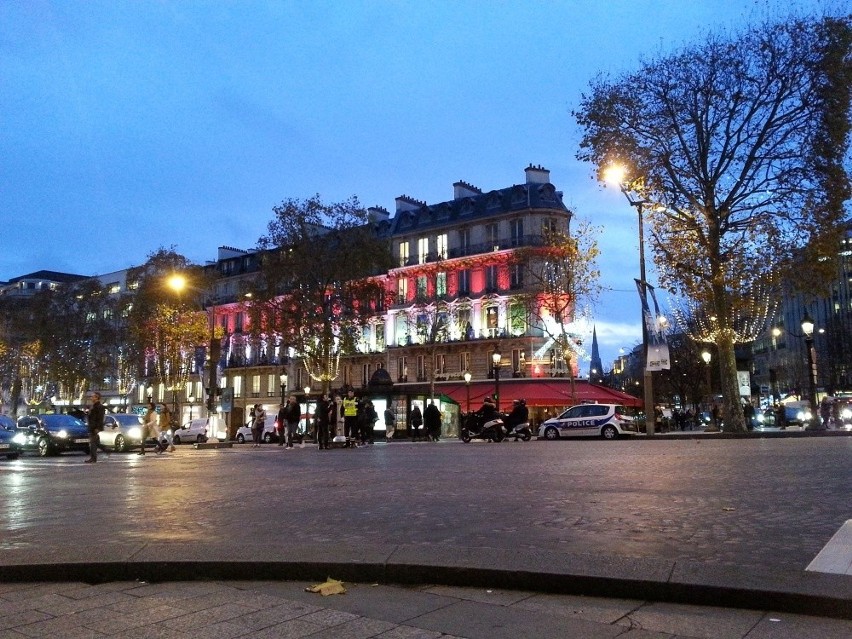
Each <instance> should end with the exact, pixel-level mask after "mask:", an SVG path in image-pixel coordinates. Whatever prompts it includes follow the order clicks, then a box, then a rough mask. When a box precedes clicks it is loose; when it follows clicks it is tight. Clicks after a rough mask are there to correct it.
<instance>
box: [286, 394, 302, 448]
mask: <svg viewBox="0 0 852 639" xmlns="http://www.w3.org/2000/svg"><path fill="white" fill-rule="evenodd" d="M301 419H302V407H301V406H300V405H299V402H298V400H297V399H296V396H295V395H290V399H289V400H287V407H286V410H285V411H284V423H285V424H286V425H287V443H286V447H287V448H293V438H294V437H295V436H296V431H297V430H298V428H299V420H301Z"/></svg>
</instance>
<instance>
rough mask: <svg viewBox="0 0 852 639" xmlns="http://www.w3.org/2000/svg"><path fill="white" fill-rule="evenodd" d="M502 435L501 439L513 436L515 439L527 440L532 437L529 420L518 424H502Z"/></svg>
mask: <svg viewBox="0 0 852 639" xmlns="http://www.w3.org/2000/svg"><path fill="white" fill-rule="evenodd" d="M503 430H504V436H503V439H509V438H510V437H513V438H514V439H515V441H518V440H519V439H520V440H522V441H525V442H528V441H529V440H531V439H532V430H531V429H530V423H529V422H522V423H520V424H515V425H514V426H507V425H505V424H504V425H503Z"/></svg>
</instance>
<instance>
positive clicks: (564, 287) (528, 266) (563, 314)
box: [513, 221, 601, 400]
mask: <svg viewBox="0 0 852 639" xmlns="http://www.w3.org/2000/svg"><path fill="white" fill-rule="evenodd" d="M599 232H600V229H598V228H597V227H594V226H592V225H591V224H590V223H589V222H588V221H583V222H582V223H581V224H580V226H579V228H578V229H577V231H576V232H575V233H574V234H573V235H569V233H568V231H567V229H566V230H559V229H551V230H548V231H547V232H546V233H545V235H544V238H543V242H542V244H541V245H539V246H530V247H524V248H521V249H518V250H516V252H515V253H514V256H513V261H514V263H515V264H517V265H521V266H522V268H523V269H524V283H525V288H524V290H523V292H522V293H521V294H520V295H518V296H517V298H516V300H517V301H518V302H521V303H522V304H523V306H524V308H525V309H526V312H527V314H528V316H529V317H531V318H532V320H533V323H534V324H535V325H536V326H537V327H539V328H540V329H541V330H542V331H543V333H544V334H545V335H546V336H547V337H548V338H550V340H551V341H552V343H553V347H554V349H555V351H556V352H557V353H558V354H559V356H560V357H561V358H562V359H563V360H564V361H565V365H566V367H567V370H568V375H569V376H570V379H571V394H572V397H574V399H575V400H576V395H575V391H574V368H575V363H576V362H577V361H578V359H579V358H580V357H581V356H583V355H584V351H583V350H582V342H581V340H580V337H579V335H578V334H577V333H576V329H575V322H576V321H577V320H578V319H579V318H582V317H588V316H589V315H590V312H591V307H592V306H593V304H594V303H595V302H596V301H597V299H598V296H599V295H600V291H601V284H600V271H599V270H598V267H597V257H598V254H599V253H600V251H599V249H598V244H597V235H598V234H599Z"/></svg>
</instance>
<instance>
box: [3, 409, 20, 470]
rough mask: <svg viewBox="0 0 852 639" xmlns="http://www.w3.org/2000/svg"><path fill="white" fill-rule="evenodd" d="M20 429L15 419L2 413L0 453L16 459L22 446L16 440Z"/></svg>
mask: <svg viewBox="0 0 852 639" xmlns="http://www.w3.org/2000/svg"><path fill="white" fill-rule="evenodd" d="M17 433H18V429H17V427H16V426H15V420H13V419H12V418H11V417H7V416H6V415H0V455H5V456H6V457H8V458H9V459H16V458H17V457H18V455H20V453H21V446H20V444H18V442H16V441H15V435H16V434H17Z"/></svg>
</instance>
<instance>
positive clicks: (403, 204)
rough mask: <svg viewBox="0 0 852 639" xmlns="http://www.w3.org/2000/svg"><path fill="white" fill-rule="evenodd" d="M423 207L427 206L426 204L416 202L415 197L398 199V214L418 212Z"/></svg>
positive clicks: (401, 196)
mask: <svg viewBox="0 0 852 639" xmlns="http://www.w3.org/2000/svg"><path fill="white" fill-rule="evenodd" d="M423 206H426V202H421V201H420V200H415V199H414V198H413V197H408V196H407V195H400V196H399V197H398V198H396V212H397V213H402V212H403V211H417V210H419V209H420V208H421V207H423Z"/></svg>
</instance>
